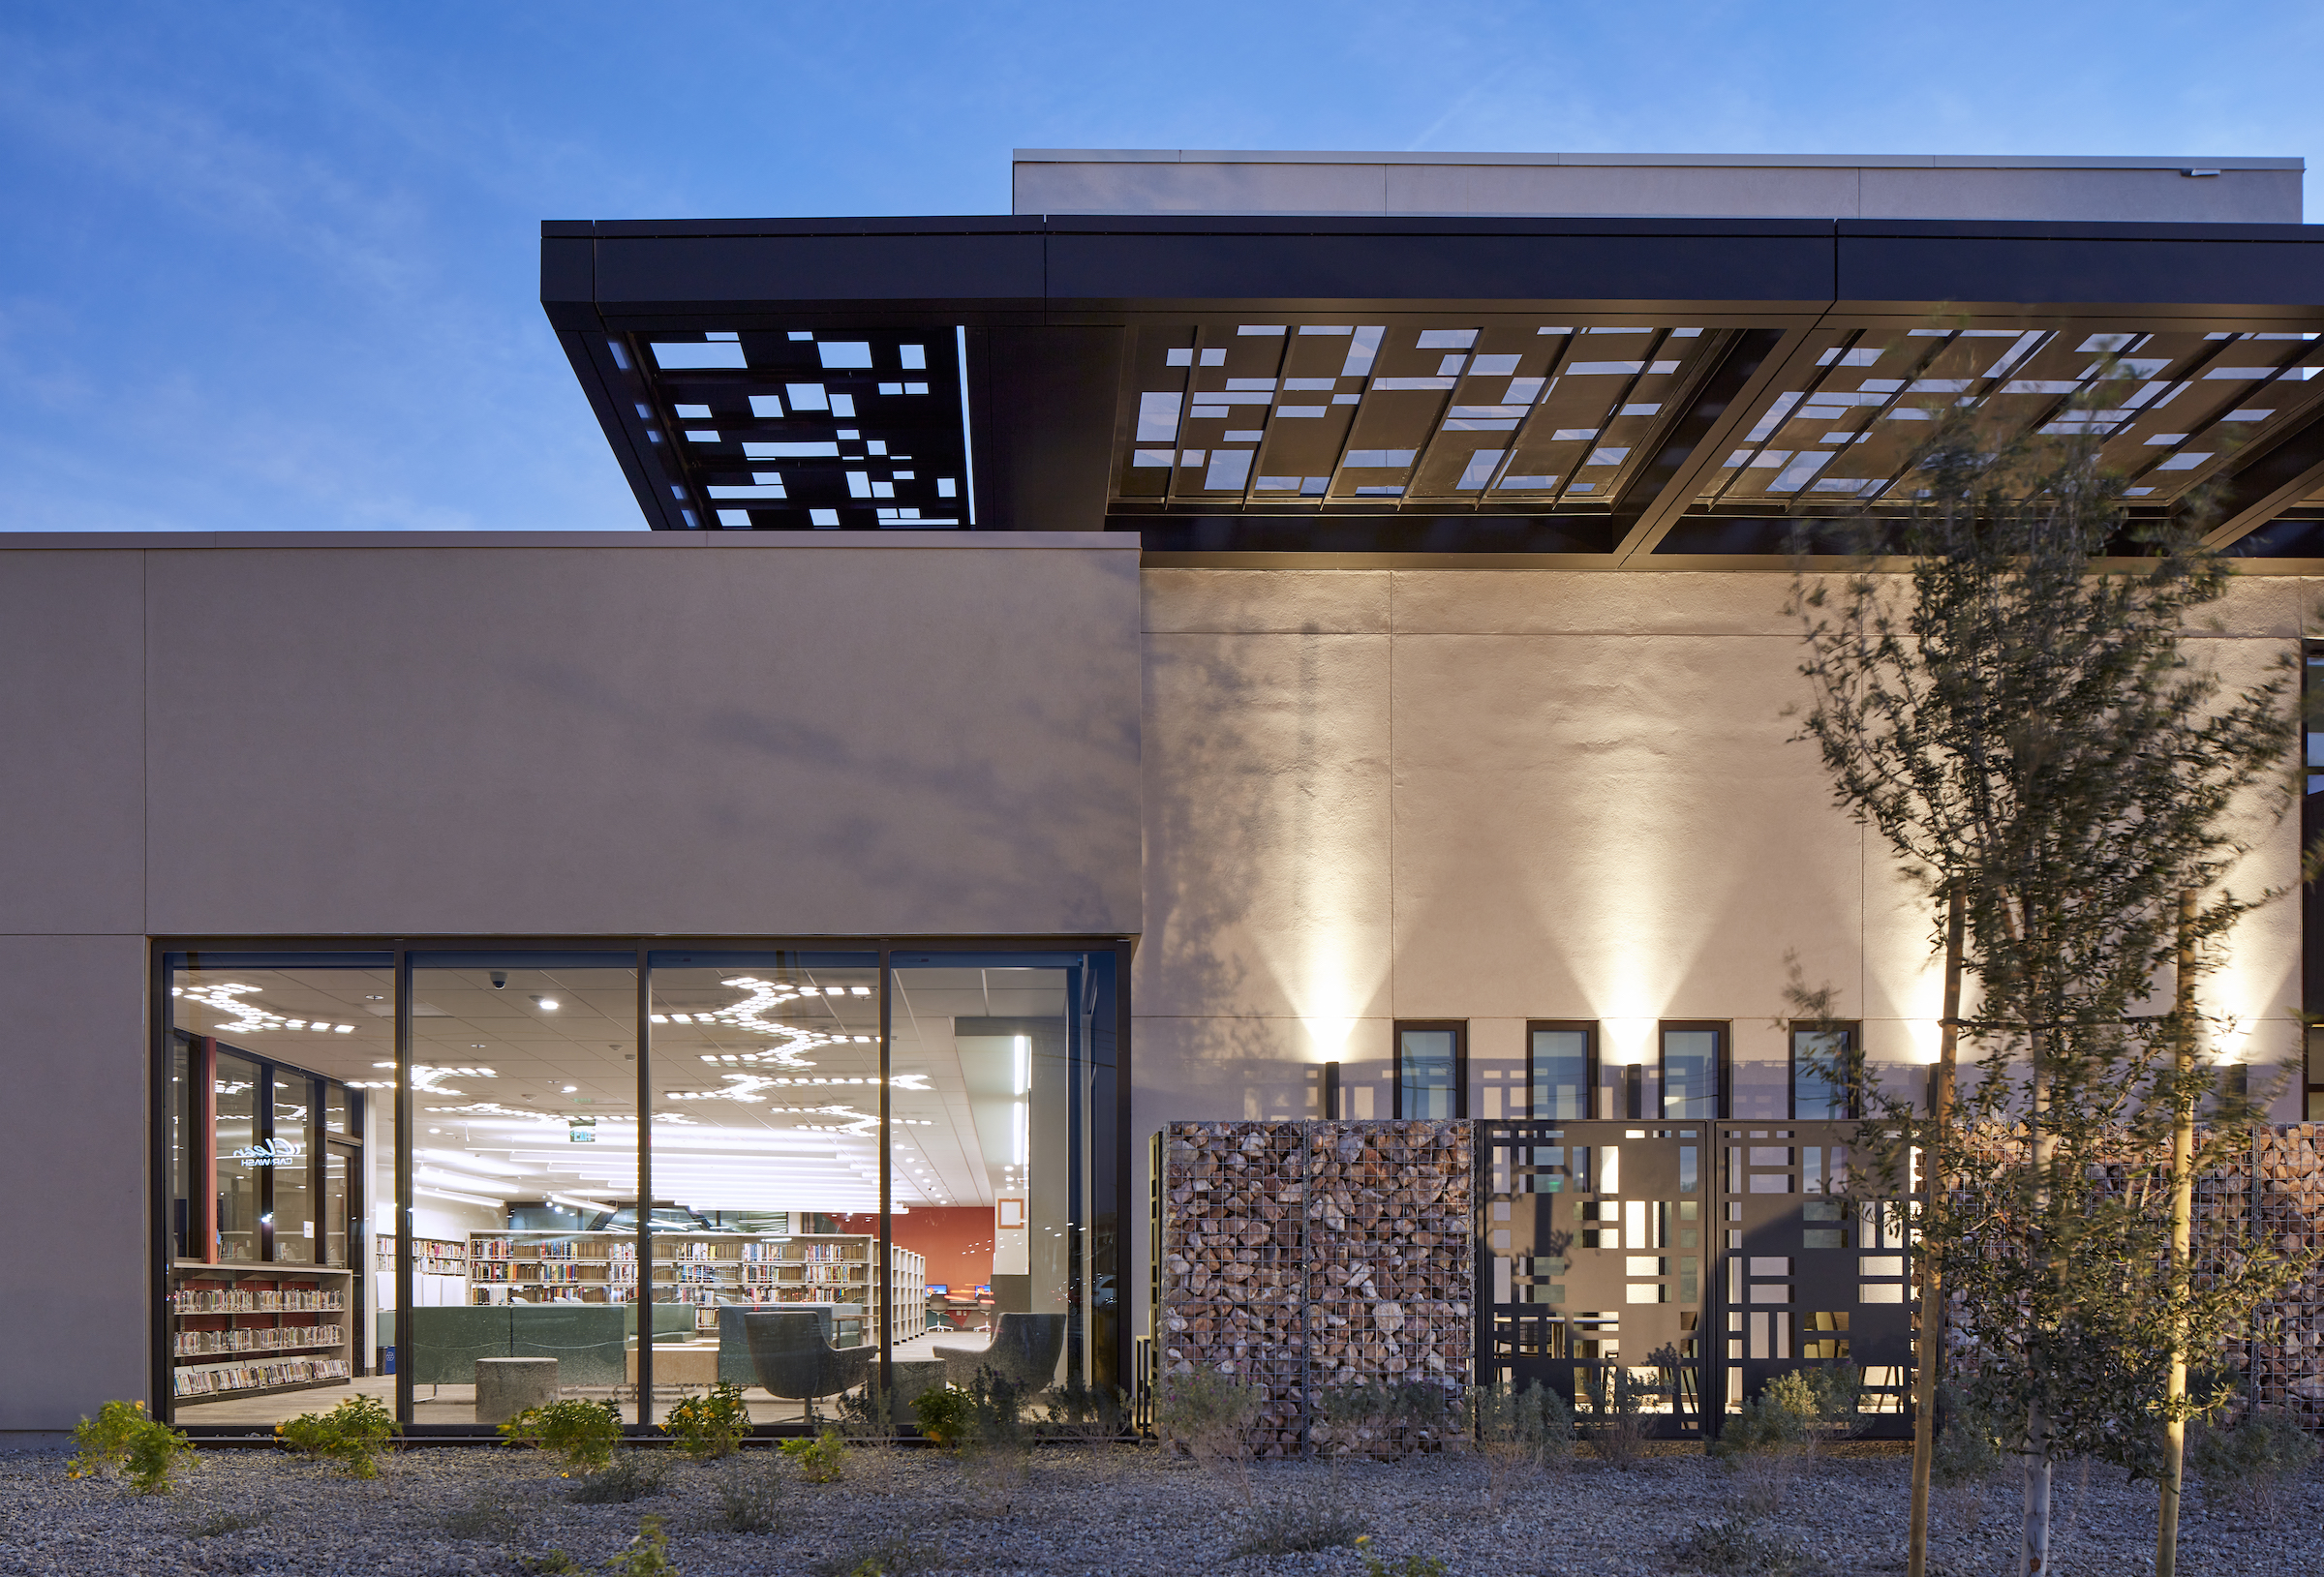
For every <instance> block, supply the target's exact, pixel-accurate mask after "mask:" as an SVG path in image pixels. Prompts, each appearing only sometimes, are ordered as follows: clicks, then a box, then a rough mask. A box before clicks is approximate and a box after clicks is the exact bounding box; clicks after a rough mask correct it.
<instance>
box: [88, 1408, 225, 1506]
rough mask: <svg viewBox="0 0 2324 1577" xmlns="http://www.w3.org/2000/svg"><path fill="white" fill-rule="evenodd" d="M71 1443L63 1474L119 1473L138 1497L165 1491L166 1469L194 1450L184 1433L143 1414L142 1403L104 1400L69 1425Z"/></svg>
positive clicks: (89, 1476) (163, 1493)
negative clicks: (73, 1447) (90, 1413)
mask: <svg viewBox="0 0 2324 1577" xmlns="http://www.w3.org/2000/svg"><path fill="white" fill-rule="evenodd" d="M73 1443H74V1444H75V1445H76V1446H77V1447H79V1449H78V1450H77V1451H76V1452H75V1453H74V1456H73V1459H72V1460H71V1461H70V1462H68V1463H66V1464H65V1475H66V1476H67V1477H68V1478H93V1477H96V1476H97V1475H99V1474H101V1473H106V1472H113V1473H118V1474H120V1475H121V1476H122V1477H124V1478H127V1479H128V1480H129V1482H130V1484H131V1486H132V1487H133V1488H135V1489H136V1490H137V1492H138V1494H140V1495H167V1494H168V1493H169V1490H170V1487H171V1486H170V1482H169V1473H170V1470H171V1469H173V1468H174V1467H176V1466H177V1463H178V1461H179V1459H181V1458H184V1457H187V1456H190V1455H191V1454H192V1452H193V1450H194V1447H193V1445H192V1444H191V1443H190V1442H189V1441H187V1440H186V1438H185V1436H183V1435H181V1434H179V1433H178V1432H177V1431H176V1430H174V1429H171V1428H170V1427H169V1426H168V1424H165V1423H163V1422H161V1421H160V1420H159V1419H156V1418H148V1417H147V1416H146V1415H145V1404H144V1403H142V1402H107V1403H106V1404H105V1405H104V1406H103V1407H101V1408H99V1409H98V1410H97V1416H96V1417H94V1418H83V1419H81V1421H80V1422H79V1423H78V1424H76V1425H75V1426H74V1429H73Z"/></svg>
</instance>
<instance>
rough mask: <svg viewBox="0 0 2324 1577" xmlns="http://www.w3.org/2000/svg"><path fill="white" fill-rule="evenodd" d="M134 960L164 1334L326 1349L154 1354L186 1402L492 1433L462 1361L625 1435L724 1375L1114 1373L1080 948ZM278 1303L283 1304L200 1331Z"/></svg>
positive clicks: (1114, 1282)
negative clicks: (170, 988) (529, 1377)
mask: <svg viewBox="0 0 2324 1577" xmlns="http://www.w3.org/2000/svg"><path fill="white" fill-rule="evenodd" d="M883 956H886V957H887V958H888V961H889V962H890V964H891V967H889V968H887V969H884V970H883V968H882V967H881V964H882V960H883ZM399 960H400V969H399V967H398V964H399ZM242 962H248V963H250V964H251V965H252V966H253V967H229V966H231V965H234V964H237V963H242ZM260 965H262V967H260ZM168 971H169V978H170V979H171V981H172V982H173V983H174V985H175V986H176V990H175V993H174V994H173V995H172V997H171V1000H170V1002H169V1004H168V1009H167V1010H166V1012H165V1015H164V1022H163V1024H162V1026H161V1033H162V1034H163V1037H164V1041H163V1045H162V1048H161V1053H160V1055H161V1063H160V1069H161V1071H160V1072H159V1073H158V1074H157V1077H159V1078H160V1079H161V1080H162V1085H163V1088H164V1094H163V1096H162V1105H161V1106H160V1107H158V1109H157V1112H156V1137H155V1145H156V1154H157V1156H158V1157H159V1158H160V1160H161V1166H160V1168H158V1169H159V1170H161V1171H162V1172H163V1173H164V1174H165V1175H166V1176H167V1177H168V1179H169V1181H168V1184H167V1188H168V1193H169V1196H170V1198H169V1199H168V1205H169V1208H168V1211H167V1212H166V1213H165V1215H164V1218H163V1221H162V1225H161V1229H160V1231H159V1232H158V1234H157V1235H158V1236H159V1237H160V1238H161V1239H162V1242H161V1244H160V1245H159V1246H160V1248H161V1250H162V1252H163V1253H164V1254H165V1255H166V1256H167V1258H168V1260H169V1266H170V1275H171V1277H172V1283H171V1285H172V1289H173V1295H172V1300H171V1302H172V1308H171V1312H170V1314H169V1316H168V1320H167V1321H166V1323H167V1325H168V1341H169V1342H170V1343H171V1344H172V1345H173V1347H183V1346H185V1345H186V1344H188V1343H191V1344H192V1345H195V1346H199V1344H200V1343H201V1342H202V1341H204V1340H208V1339H209V1338H208V1337H206V1336H204V1335H202V1334H200V1333H201V1332H202V1331H204V1330H206V1327H207V1326H209V1325H213V1324H214V1325H218V1326H219V1327H220V1328H221V1329H222V1330H225V1331H226V1332H227V1333H228V1334H226V1335H225V1336H223V1337H220V1338H218V1340H220V1341H224V1342H236V1341H239V1342H243V1343H248V1344H258V1343H265V1344H268V1345H269V1350H271V1348H272V1344H276V1343H285V1344H288V1343H293V1342H295V1343H298V1344H300V1345H301V1350H305V1349H307V1348H312V1347H313V1346H314V1344H315V1343H317V1342H319V1341H320V1340H321V1337H322V1335H323V1334H325V1330H324V1327H326V1326H327V1327H333V1328H331V1329H330V1330H329V1331H328V1334H329V1335H331V1336H332V1337H333V1338H334V1339H335V1340H336V1341H337V1342H338V1344H339V1345H338V1346H337V1347H336V1348H333V1349H331V1350H328V1352H327V1353H324V1354H323V1358H322V1359H321V1360H315V1359H311V1358H310V1359H302V1360H301V1361H307V1362H327V1364H328V1365H329V1366H330V1367H312V1368H308V1369H302V1370H298V1371H296V1372H295V1373H294V1372H293V1371H291V1370H290V1369H288V1368H279V1367H278V1369H277V1370H276V1371H275V1372H274V1373H273V1374H271V1375H261V1376H260V1379H259V1380H257V1381H254V1382H252V1383H248V1384H241V1383H236V1384H234V1385H233V1386H232V1388H231V1390H230V1394H229V1389H228V1388H227V1386H226V1384H225V1382H223V1381H222V1382H221V1383H220V1388H219V1389H218V1390H217V1391H215V1392H211V1391H203V1392H201V1393H199V1394H190V1393H189V1392H188V1391H187V1390H186V1389H184V1386H185V1385H186V1384H187V1383H189V1382H188V1381H179V1382H178V1385H179V1389H178V1391H177V1395H176V1397H175V1402H176V1406H175V1414H176V1421H177V1422H179V1423H181V1424H183V1425H186V1426H188V1427H218V1428H233V1427H248V1426H249V1425H251V1424H257V1423H265V1422H268V1421H272V1420H279V1419H281V1418H284V1417H288V1416H290V1415H291V1414H292V1413H295V1412H298V1411H303V1410H309V1409H311V1408H314V1407H316V1406H319V1405H321V1406H327V1405H328V1403H329V1398H328V1397H327V1396H326V1397H320V1398H319V1397H315V1396H310V1395H305V1394H292V1393H293V1385H292V1383H291V1380H292V1379H294V1380H295V1383H296V1386H298V1387H303V1388H307V1389H311V1388H313V1387H314V1386H317V1385H326V1384H327V1385H337V1386H343V1387H352V1388H354V1389H357V1390H366V1391H369V1392H372V1393H373V1394H378V1395H380V1396H382V1398H383V1399H388V1400H390V1401H392V1403H393V1405H394V1406H395V1407H396V1408H397V1410H398V1411H399V1413H400V1414H401V1415H402V1417H403V1418H404V1420H405V1421H406V1423H407V1424H409V1425H412V1426H414V1427H423V1428H439V1429H441V1428H488V1427H489V1426H490V1425H492V1424H493V1423H495V1422H497V1419H496V1418H488V1417H486V1416H484V1414H485V1413H486V1412H488V1411H490V1410H492V1406H493V1404H492V1399H491V1396H490V1394H488V1393H489V1390H490V1388H489V1387H479V1384H478V1378H479V1373H480V1371H479V1365H480V1364H485V1363H487V1362H488V1361H490V1360H496V1359H516V1360H530V1367H529V1368H527V1369H526V1372H528V1373H531V1374H534V1375H535V1376H537V1375H539V1374H542V1373H547V1374H549V1375H551V1377H552V1380H551V1383H553V1384H554V1386H555V1388H556V1390H557V1391H558V1393H559V1394H563V1395H568V1396H585V1397H599V1398H603V1399H606V1400H611V1401H614V1402H615V1403H616V1405H617V1406H618V1407H619V1408H620V1410H622V1413H623V1415H624V1418H625V1420H626V1421H627V1422H628V1423H630V1424H631V1425H632V1426H637V1427H651V1426H652V1425H654V1424H657V1423H658V1422H659V1421H660V1420H661V1419H663V1418H664V1417H666V1415H667V1413H668V1410H669V1409H670V1408H671V1407H672V1406H674V1405H675V1404H676V1403H677V1402H679V1401H680V1400H683V1399H684V1398H686V1397H688V1396H690V1395H696V1394H699V1393H700V1392H701V1391H703V1390H704V1389H706V1388H708V1387H709V1386H711V1385H713V1384H716V1383H718V1382H719V1381H721V1380H723V1381H728V1382H732V1383H735V1384H738V1385H740V1386H742V1387H743V1388H744V1390H745V1394H746V1397H747V1399H748V1405H749V1410H750V1413H751V1416H752V1419H753V1421H754V1422H756V1423H758V1424H761V1425H770V1426H776V1427H782V1428H793V1427H800V1426H803V1425H805V1424H807V1423H809V1422H810V1420H811V1419H812V1418H813V1417H815V1416H816V1415H818V1414H828V1413H830V1412H832V1411H834V1410H841V1409H847V1408H854V1409H857V1410H860V1409H861V1408H862V1407H863V1406H864V1405H865V1401H866V1398H867V1396H868V1395H869V1391H868V1386H869V1385H870V1384H871V1382H873V1381H876V1380H881V1379H883V1378H884V1379H885V1380H886V1381H887V1383H889V1384H890V1385H891V1386H892V1387H893V1394H894V1395H895V1396H896V1397H897V1398H900V1399H901V1398H908V1396H909V1395H910V1394H911V1393H912V1392H913V1391H914V1390H916V1389H918V1388H920V1387H923V1386H925V1385H928V1384H934V1383H942V1382H944V1380H946V1378H947V1377H948V1376H949V1377H950V1378H953V1379H961V1378H963V1377H965V1376H967V1375H970V1374H973V1372H974V1370H975V1368H976V1367H978V1366H979V1365H980V1364H981V1363H985V1362H991V1363H995V1364H998V1365H1001V1366H1003V1367H1007V1368H1011V1369H1013V1370H1018V1371H1023V1372H1024V1378H1027V1379H1043V1378H1047V1379H1049V1380H1068V1379H1087V1380H1091V1381H1093V1382H1097V1383H1109V1384H1110V1383H1117V1382H1118V1381H1119V1380H1120V1379H1121V1375H1122V1365H1121V1360H1120V1355H1119V1344H1120V1340H1121V1337H1120V1332H1119V1310H1118V1303H1117V1297H1118V1266H1117V1264H1116V1210H1117V1203H1118V1193H1119V1189H1120V1186H1121V1179H1120V1172H1121V1158H1122V1153H1123V1150H1122V1139H1121V1132H1120V1130H1121V1124H1122V1121H1123V1118H1124V1107H1123V1102H1122V1088H1123V1087H1122V1084H1121V1081H1120V1078H1119V1073H1120V1066H1121V1050H1122V1046H1121V1042H1122V1032H1123V1027H1124V1025H1125V1023H1126V1018H1125V1016H1124V1010H1123V1004H1122V1002H1121V998H1120V989H1119V982H1120V971H1119V956H1118V954H1117V951H1116V946H1115V945H1114V944H1111V943H1109V944H1105V945H1103V946H1101V947H1099V948H1096V949H1093V950H1083V949H1078V948H1068V949H1064V950H1058V949H1055V948H1054V947H1045V948H1041V949H1038V950H1026V949H1011V948H1007V947H995V946H992V945H981V944H980V945H978V946H976V947H975V948H973V949H966V948H956V949H951V950H945V949H937V948H932V947H929V946H927V945H925V944H918V943H915V944H912V945H911V948H910V951H908V952H907V951H904V950H903V949H902V945H901V944H899V945H892V946H890V947H889V948H887V949H885V950H883V949H882V947H881V946H880V945H879V944H877V943H869V944H858V945H854V946H852V947H850V946H844V945H841V946H831V947H818V948H808V949H799V948H794V947H788V946H770V947H753V946H745V945H731V944H713V945H707V946H696V947H666V948H665V947H659V946H656V945H654V944H652V943H647V944H643V945H641V944H638V943H634V942H629V941H627V940H622V941H617V942H608V943H598V944H593V945H590V946H587V947H574V948H563V949H555V950H552V949H547V948H542V947H538V946H525V945H510V946H506V947H494V948H488V949H476V948H468V949H460V950H451V949H431V948H429V947H427V946H426V945H424V944H420V943H411V944H406V945H405V946H404V947H403V948H402V949H401V950H400V951H384V952H382V953H380V954H375V955H345V954H342V955H323V954H320V953H319V954H316V955H294V954H283V955H263V957H261V956H260V955H216V954H200V953H195V954H184V953H172V954H170V955H168ZM399 981H400V985H399ZM229 1030H230V1031H231V1033H229ZM883 1137H884V1142H883ZM399 1183H400V1186H399ZM367 1211H368V1215H369V1218H370V1219H369V1221H368V1222H367V1221H366V1220H365V1219H364V1218H365V1215H366V1213H367ZM245 1266H248V1267H251V1268H250V1269H248V1270H245V1268H244V1267H245ZM260 1278H263V1284H262V1285H261V1281H260ZM245 1282H247V1284H248V1286H247V1287H244V1286H243V1284H244V1283H245ZM212 1284H215V1285H212ZM189 1288H190V1289H191V1291H192V1292H194V1293H199V1294H201V1295H200V1296H199V1297H197V1296H191V1295H189V1296H186V1297H180V1296H178V1295H177V1292H178V1290H180V1289H189ZM238 1288H239V1289H242V1290H241V1291H237V1290H236V1289H238ZM257 1291H264V1292H266V1293H268V1294H269V1296H267V1297H265V1298H263V1299H260V1298H257V1297H255V1296H250V1297H245V1296H243V1295H242V1292H252V1293H255V1292H257ZM205 1300H206V1301H205ZM245 1302H247V1303H253V1304H260V1303H262V1304H263V1305H264V1307H265V1313H266V1317H267V1318H265V1319H262V1320H261V1319H258V1318H256V1316H255V1315H253V1316H252V1317H249V1318H244V1317H242V1316H241V1315H240V1314H239V1313H238V1312H237V1311H238V1305H239V1304H241V1303H245ZM196 1304H203V1305H204V1306H205V1307H209V1306H215V1309H216V1311H217V1312H216V1313H215V1314H211V1315H207V1316H206V1317H205V1318H204V1319H200V1320H196V1321H193V1322H191V1323H189V1321H188V1319H186V1318H185V1315H186V1312H187V1311H188V1310H190V1309H191V1308H192V1307H193V1306H194V1305H196ZM180 1305H184V1306H185V1307H184V1308H182V1309H181V1307H180ZM285 1311H289V1312H290V1313H289V1315H288V1316H287V1315H286V1312H285ZM286 1319H288V1320H289V1322H292V1323H296V1324H299V1325H302V1326H312V1327H314V1328H313V1329H311V1330H304V1331H299V1332H293V1333H291V1335H288V1336H285V1335H267V1336H258V1335H246V1336H241V1337H236V1336H234V1335H233V1334H232V1331H233V1329H235V1328H238V1327H241V1326H249V1327H251V1329H252V1330H253V1331H255V1330H256V1329H257V1328H258V1327H259V1326H260V1325H261V1324H263V1325H264V1326H265V1327H266V1329H267V1330H268V1331H270V1332H272V1331H277V1330H279V1329H280V1328H281V1327H282V1326H283V1325H284V1324H285V1323H286ZM189 1333H193V1334H191V1335H190V1334H189ZM286 1350H287V1349H286ZM315 1350H317V1351H321V1349H319V1348H318V1349H315ZM543 1359H549V1360H554V1367H553V1369H546V1370H544V1369H543V1368H542V1366H541V1364H540V1360H543ZM518 1367H520V1368H525V1367H526V1366H525V1365H522V1364H520V1365H519V1366H518ZM511 1372H513V1371H511ZM277 1380H281V1381H283V1383H279V1384H278V1383H275V1381H277ZM904 1416H907V1417H908V1413H905V1414H904Z"/></svg>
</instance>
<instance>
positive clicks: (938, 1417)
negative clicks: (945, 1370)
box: [912, 1385, 972, 1445]
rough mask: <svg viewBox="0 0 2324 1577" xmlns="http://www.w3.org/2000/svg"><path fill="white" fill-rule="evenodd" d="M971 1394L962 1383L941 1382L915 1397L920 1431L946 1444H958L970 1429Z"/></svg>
mask: <svg viewBox="0 0 2324 1577" xmlns="http://www.w3.org/2000/svg"><path fill="white" fill-rule="evenodd" d="M971 1406H972V1404H971V1402H970V1400H969V1396H968V1393H967V1392H966V1391H964V1390H963V1389H962V1388H961V1387H960V1386H958V1385H938V1386H935V1387H934V1388H933V1389H931V1390H926V1391H922V1392H921V1393H920V1394H919V1395H918V1396H915V1397H913V1398H912V1417H913V1418H914V1419H915V1420H916V1421H917V1422H918V1423H919V1425H920V1433H921V1434H923V1435H926V1436H927V1437H928V1438H929V1439H930V1440H932V1441H936V1442H937V1443H938V1444H942V1445H958V1444H960V1442H961V1439H962V1437H963V1436H964V1435H965V1434H966V1433H967V1432H968V1414H969V1411H970V1410H971Z"/></svg>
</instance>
